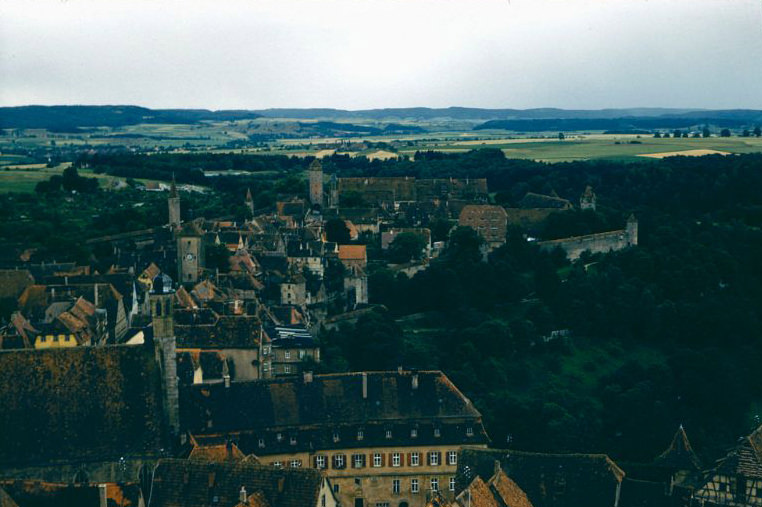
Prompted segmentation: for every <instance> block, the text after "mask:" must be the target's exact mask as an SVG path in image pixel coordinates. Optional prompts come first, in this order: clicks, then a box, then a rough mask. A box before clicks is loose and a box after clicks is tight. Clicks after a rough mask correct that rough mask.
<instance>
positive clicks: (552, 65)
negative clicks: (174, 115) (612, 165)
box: [0, 0, 762, 109]
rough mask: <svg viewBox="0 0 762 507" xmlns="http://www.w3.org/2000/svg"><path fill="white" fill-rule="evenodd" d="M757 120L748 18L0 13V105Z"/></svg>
mask: <svg viewBox="0 0 762 507" xmlns="http://www.w3.org/2000/svg"><path fill="white" fill-rule="evenodd" d="M22 104H137V105H144V106H148V107H198V108H209V109H232V108H245V109H259V108H268V107H335V108H343V109H365V108H381V107H411V106H428V107H447V106H471V107H494V108H522V109H523V108H531V107H562V108H586V109H598V108H607V107H634V106H662V107H697V108H699V107H700V108H755V109H762V0H246V1H243V0H241V1H237V0H214V1H212V0H210V1H206V0H203V1H202V0H182V1H164V0H151V1H142V0H129V1H122V0H107V1H104V0H55V1H48V0H31V1H27V0H0V105H22Z"/></svg>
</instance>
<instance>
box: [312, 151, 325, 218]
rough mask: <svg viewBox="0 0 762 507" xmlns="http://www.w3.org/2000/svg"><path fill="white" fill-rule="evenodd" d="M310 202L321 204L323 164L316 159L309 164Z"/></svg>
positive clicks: (319, 205)
mask: <svg viewBox="0 0 762 507" xmlns="http://www.w3.org/2000/svg"><path fill="white" fill-rule="evenodd" d="M309 173H310V204H312V206H313V207H314V206H318V207H322V206H323V165H322V164H321V163H320V161H319V160H318V159H315V160H313V161H312V163H311V164H310V170H309Z"/></svg>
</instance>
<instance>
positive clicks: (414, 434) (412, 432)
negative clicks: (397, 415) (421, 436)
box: [410, 428, 418, 438]
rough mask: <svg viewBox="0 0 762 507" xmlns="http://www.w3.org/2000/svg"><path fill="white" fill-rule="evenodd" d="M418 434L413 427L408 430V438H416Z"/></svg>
mask: <svg viewBox="0 0 762 507" xmlns="http://www.w3.org/2000/svg"><path fill="white" fill-rule="evenodd" d="M417 436H418V430H417V429H415V428H413V429H411V430H410V438H416V437H417Z"/></svg>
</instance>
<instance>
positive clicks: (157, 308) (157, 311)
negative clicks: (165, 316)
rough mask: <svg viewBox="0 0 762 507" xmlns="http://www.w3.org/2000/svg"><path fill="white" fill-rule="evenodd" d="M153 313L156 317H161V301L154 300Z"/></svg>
mask: <svg viewBox="0 0 762 507" xmlns="http://www.w3.org/2000/svg"><path fill="white" fill-rule="evenodd" d="M154 313H156V316H157V317H161V301H158V300H157V301H156V311H155V312H154Z"/></svg>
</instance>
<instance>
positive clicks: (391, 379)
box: [180, 371, 488, 455]
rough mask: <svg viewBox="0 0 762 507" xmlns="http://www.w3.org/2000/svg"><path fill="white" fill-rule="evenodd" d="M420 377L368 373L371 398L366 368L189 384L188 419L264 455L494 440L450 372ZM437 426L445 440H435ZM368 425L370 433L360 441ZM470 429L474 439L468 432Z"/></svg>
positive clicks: (184, 410) (196, 430)
mask: <svg viewBox="0 0 762 507" xmlns="http://www.w3.org/2000/svg"><path fill="white" fill-rule="evenodd" d="M417 375H418V387H417V388H416V389H413V386H412V381H413V374H412V373H411V372H402V373H399V372H370V373H367V398H363V388H362V386H363V374H362V373H345V374H332V375H315V376H314V377H313V380H312V381H311V382H305V381H304V380H303V379H290V378H289V379H273V380H259V381H250V382H233V383H232V384H231V385H230V387H228V388H226V387H225V386H224V385H223V384H214V385H192V386H184V387H181V393H180V410H181V419H182V421H183V423H184V424H185V428H186V429H187V430H188V431H190V432H191V433H192V434H193V435H194V436H196V438H197V439H199V442H201V441H202V440H203V436H204V435H207V436H209V437H210V438H213V437H216V436H223V435H226V434H239V435H242V436H241V440H240V441H239V442H238V445H239V447H240V448H241V450H242V451H243V452H244V453H246V454H248V453H251V452H254V453H256V454H258V455H259V454H271V453H275V452H278V451H281V452H289V451H297V450H303V449H309V448H311V447H312V448H321V449H326V448H339V447H342V446H343V447H346V445H347V442H353V444H352V445H358V444H361V445H364V446H370V445H392V444H393V445H402V444H401V442H402V441H403V440H405V441H407V440H411V442H410V444H411V445H412V444H419V445H430V444H434V443H436V442H437V441H439V442H447V443H453V444H461V443H473V444H482V443H486V442H487V441H488V438H487V435H486V433H485V431H484V428H483V427H482V424H481V415H480V414H479V412H478V411H477V410H476V408H474V406H473V405H472V404H471V402H470V401H469V400H468V399H467V398H465V397H464V396H463V395H462V394H461V393H460V391H458V389H457V388H456V387H455V386H454V385H453V384H452V383H451V382H450V380H449V379H448V378H447V377H446V376H445V375H444V374H443V373H442V372H439V371H427V372H420V373H418V374H417ZM435 426H436V427H438V428H439V429H440V438H439V439H434V437H433V435H434V431H433V428H434V427H435ZM360 427H361V428H363V431H364V435H365V436H364V439H363V441H362V442H357V440H356V433H357V429H358V428H360ZM413 427H415V428H417V429H418V432H417V436H416V437H415V439H411V438H410V430H411V428H413ZM467 427H471V428H472V430H473V436H467V435H466V428H467ZM386 430H392V431H393V434H394V439H393V441H390V440H386V439H385V432H386ZM334 433H336V434H337V436H338V437H339V441H338V442H336V441H334V439H333V434H334ZM276 434H277V435H280V438H276ZM292 436H293V437H295V439H296V442H295V443H294V444H291V443H290V440H291V438H290V437H292ZM259 438H262V439H264V440H265V442H266V448H265V449H261V448H260V449H258V448H257V442H258V439H259ZM212 441H213V440H212ZM405 445H407V444H405Z"/></svg>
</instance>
